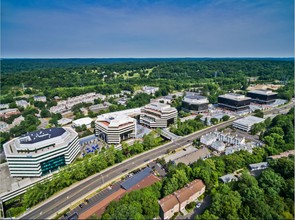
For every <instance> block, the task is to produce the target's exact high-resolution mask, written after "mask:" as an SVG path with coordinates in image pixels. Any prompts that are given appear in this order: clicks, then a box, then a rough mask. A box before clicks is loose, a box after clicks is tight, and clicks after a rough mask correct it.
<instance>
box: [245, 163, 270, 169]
mask: <svg viewBox="0 0 295 220" xmlns="http://www.w3.org/2000/svg"><path fill="white" fill-rule="evenodd" d="M249 167H250V168H251V169H256V168H267V167H268V162H261V163H252V164H249Z"/></svg>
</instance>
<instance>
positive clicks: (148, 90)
mask: <svg viewBox="0 0 295 220" xmlns="http://www.w3.org/2000/svg"><path fill="white" fill-rule="evenodd" d="M158 90H159V87H152V86H144V87H142V92H143V93H146V94H148V95H154V94H155V93H156V92H157V91H158Z"/></svg>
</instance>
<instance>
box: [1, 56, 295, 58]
mask: <svg viewBox="0 0 295 220" xmlns="http://www.w3.org/2000/svg"><path fill="white" fill-rule="evenodd" d="M241 58H242V59H245V58H281V59H286V58H289V59H290V58H292V59H294V56H293V57H292V56H252V57H251V56H225V57H217V56H216V57H215V56H212V57H208V56H204V57H1V58H0V59H241Z"/></svg>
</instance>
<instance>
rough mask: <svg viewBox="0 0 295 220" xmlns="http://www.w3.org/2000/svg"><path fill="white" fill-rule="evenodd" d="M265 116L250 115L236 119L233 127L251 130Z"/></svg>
mask: <svg viewBox="0 0 295 220" xmlns="http://www.w3.org/2000/svg"><path fill="white" fill-rule="evenodd" d="M263 121H264V119H263V118H259V117H255V116H248V117H245V118H241V119H238V120H236V121H234V123H233V127H234V128H237V129H240V130H242V131H246V132H249V131H251V129H252V126H253V125H255V124H258V123H261V122H263Z"/></svg>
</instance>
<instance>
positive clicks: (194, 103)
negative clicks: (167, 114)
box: [182, 92, 209, 112]
mask: <svg viewBox="0 0 295 220" xmlns="http://www.w3.org/2000/svg"><path fill="white" fill-rule="evenodd" d="M208 104H209V101H208V99H207V98H206V97H204V96H201V95H199V94H197V93H192V92H191V93H189V94H188V95H185V96H184V97H183V100H182V109H183V110H185V111H191V112H204V111H207V110H208Z"/></svg>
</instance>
